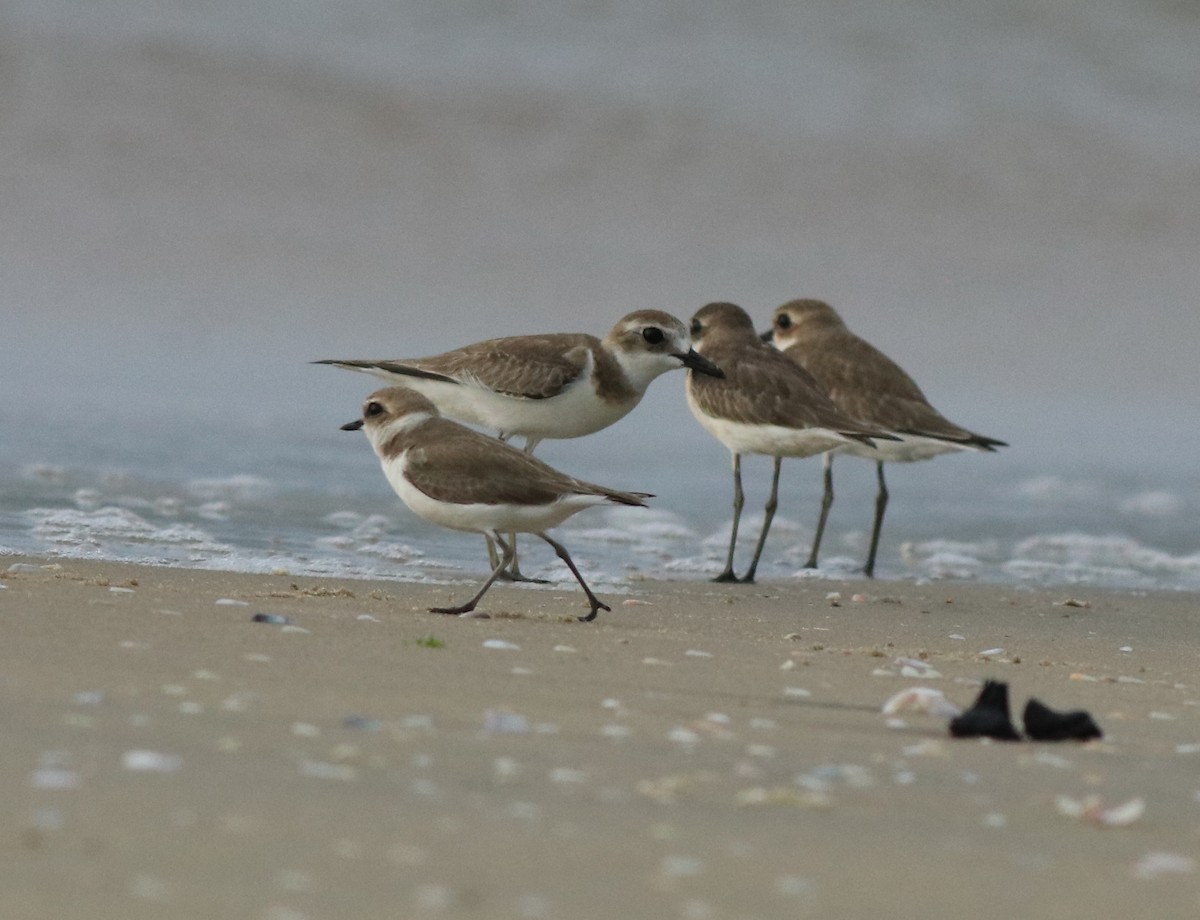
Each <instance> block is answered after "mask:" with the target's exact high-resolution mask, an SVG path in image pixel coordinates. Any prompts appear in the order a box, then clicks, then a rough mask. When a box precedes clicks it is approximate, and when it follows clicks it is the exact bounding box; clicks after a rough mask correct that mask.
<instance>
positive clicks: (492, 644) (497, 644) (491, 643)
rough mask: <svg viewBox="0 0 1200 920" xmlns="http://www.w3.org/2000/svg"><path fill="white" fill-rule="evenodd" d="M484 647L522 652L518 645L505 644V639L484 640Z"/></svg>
mask: <svg viewBox="0 0 1200 920" xmlns="http://www.w3.org/2000/svg"><path fill="white" fill-rule="evenodd" d="M483 647H484V648H498V649H508V650H511V651H520V650H521V646H519V645H516V644H514V643H512V642H505V641H504V640H503V639H484V640H483Z"/></svg>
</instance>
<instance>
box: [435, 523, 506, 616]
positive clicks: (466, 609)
mask: <svg viewBox="0 0 1200 920" xmlns="http://www.w3.org/2000/svg"><path fill="white" fill-rule="evenodd" d="M491 539H492V540H495V541H496V543H497V545H498V546H499V547H500V553H501V556H500V564H499V565H497V566H496V567H495V568H494V569H492V574H491V575H489V576H488V578H487V581H485V582H484V583H483V587H482V588H480V589H479V591H478V593H476V595H475V596H474V597H473V598H471V599H470V600H469V601H467V602H466V603H465V604H463V605H462V606H461V607H430V608H429V612H430V613H456V614H457V613H470V612H471V611H472V610H474V609H475V605H476V604H478V603H479V601H480V599H481V598H482V597H483V596H484V595H485V594H487V590H488V588H490V587H491V586H492V585H493V583H495V581H496V579H497V578H499V577H500V573H501V572H503V571H504V568H505V566H507V565H508V564H509V563H510V562H512V553H513V551H512V547H511V546H509V545H508V544H507V543H505V542H504V540H503V539H502V538H501V536H500V534H498V533H492V535H491ZM488 545H489V546H490V545H491V541H490V540H489V541H488Z"/></svg>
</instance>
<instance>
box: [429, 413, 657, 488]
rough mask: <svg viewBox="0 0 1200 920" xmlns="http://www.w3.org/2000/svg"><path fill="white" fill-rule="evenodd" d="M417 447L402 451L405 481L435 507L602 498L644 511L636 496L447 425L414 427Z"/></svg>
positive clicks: (442, 421)
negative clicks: (568, 497) (566, 497)
mask: <svg viewBox="0 0 1200 920" xmlns="http://www.w3.org/2000/svg"><path fill="white" fill-rule="evenodd" d="M414 434H419V437H420V440H421V442H422V443H421V444H420V446H417V445H415V444H414V445H412V446H410V447H409V450H408V460H407V463H406V465H405V476H406V477H407V479H408V481H409V482H411V483H412V484H413V485H414V486H416V487H417V488H418V489H420V490H421V491H422V492H424V493H425V494H426V495H428V496H429V497H430V498H434V499H437V500H439V501H448V502H455V503H458V504H483V505H498V504H505V503H514V504H526V505H546V504H549V503H550V502H553V501H555V500H556V499H558V498H561V497H562V496H564V495H571V494H578V495H603V496H604V497H605V498H607V499H609V500H611V501H615V502H619V503H621V504H625V505H645V502H644V501H643V500H642V499H643V498H648V497H650V496H648V495H644V494H642V493H632V492H621V491H618V490H616V489H608V488H605V487H604V486H598V485H595V484H593V483H589V482H584V481H583V480H580V479H575V478H574V477H572V476H568V475H566V474H565V473H560V472H559V471H558V470H556V469H554V468H553V467H552V466H550V465H548V464H546V463H543V462H542V461H541V460H538V459H537V458H536V457H533V456H531V455H529V454H527V453H525V452H524V451H521V450H517V449H516V448H515V447H512V446H511V445H509V444H505V443H504V442H502V441H499V440H497V439H496V438H492V437H488V436H487V435H484V434H480V433H479V432H477V431H472V430H471V429H469V428H465V427H463V426H462V425H459V424H457V423H455V422H451V421H449V420H447V419H431V420H430V421H428V422H425V423H424V424H422V425H421V426H420V429H419V431H418V432H414Z"/></svg>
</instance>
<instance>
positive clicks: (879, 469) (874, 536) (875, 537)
mask: <svg viewBox="0 0 1200 920" xmlns="http://www.w3.org/2000/svg"><path fill="white" fill-rule="evenodd" d="M876 473H877V474H878V476H879V494H878V495H876V496H875V523H874V524H873V525H872V526H871V548H870V550H868V551H867V564H866V565H864V566H863V574H864V575H866V576H867V578H874V577H875V551H876V550H877V549H879V531H880V530H882V529H883V512H884V511H886V510H887V503H888V490H887V483H886V482H884V481H883V461H882V460H879V461H878V462H877V463H876Z"/></svg>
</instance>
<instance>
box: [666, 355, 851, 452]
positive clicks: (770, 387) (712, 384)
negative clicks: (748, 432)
mask: <svg viewBox="0 0 1200 920" xmlns="http://www.w3.org/2000/svg"><path fill="white" fill-rule="evenodd" d="M705 357H706V358H708V359H709V360H711V361H713V362H714V363H716V364H717V366H719V367H720V368H721V369H722V370H724V371H725V379H724V380H721V379H718V378H715V377H706V376H704V375H700V374H694V373H693V374H690V375H689V384H690V385H691V387H692V394H693V398H694V399H695V400H696V402H697V404H698V405H699V406H700V407H701V408H702V409H704V410H705V411H707V412H708V413H709V414H711V415H714V416H718V417H721V418H728V419H732V420H733V421H737V422H746V423H750V424H765V425H782V426H785V427H788V428H827V429H831V430H833V431H839V432H843V433H847V434H865V435H870V434H872V433H873V429H871V428H869V427H868V426H866V425H864V424H862V423H860V422H859V421H857V420H856V419H854V418H852V417H851V416H850V415H848V414H847V413H846V412H844V411H842V410H840V409H839V408H838V407H837V406H836V405H835V404H834V402H833V400H832V399H831V398H830V396H829V394H828V393H826V391H825V389H824V388H823V387H822V386H821V384H820V383H818V382H817V380H816V379H814V377H813V375H812V374H810V373H809V372H808V371H806V370H805V369H804V368H803V367H801V366H800V365H798V364H796V362H794V361H792V360H791V359H790V358H788V357H786V356H785V355H783V354H782V353H780V352H779V351H776V350H775V349H774V348H770V347H768V346H762V347H754V348H746V347H739V348H736V349H729V350H728V352H727V351H726V349H724V348H715V349H712V350H709V351H706V352H705Z"/></svg>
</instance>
